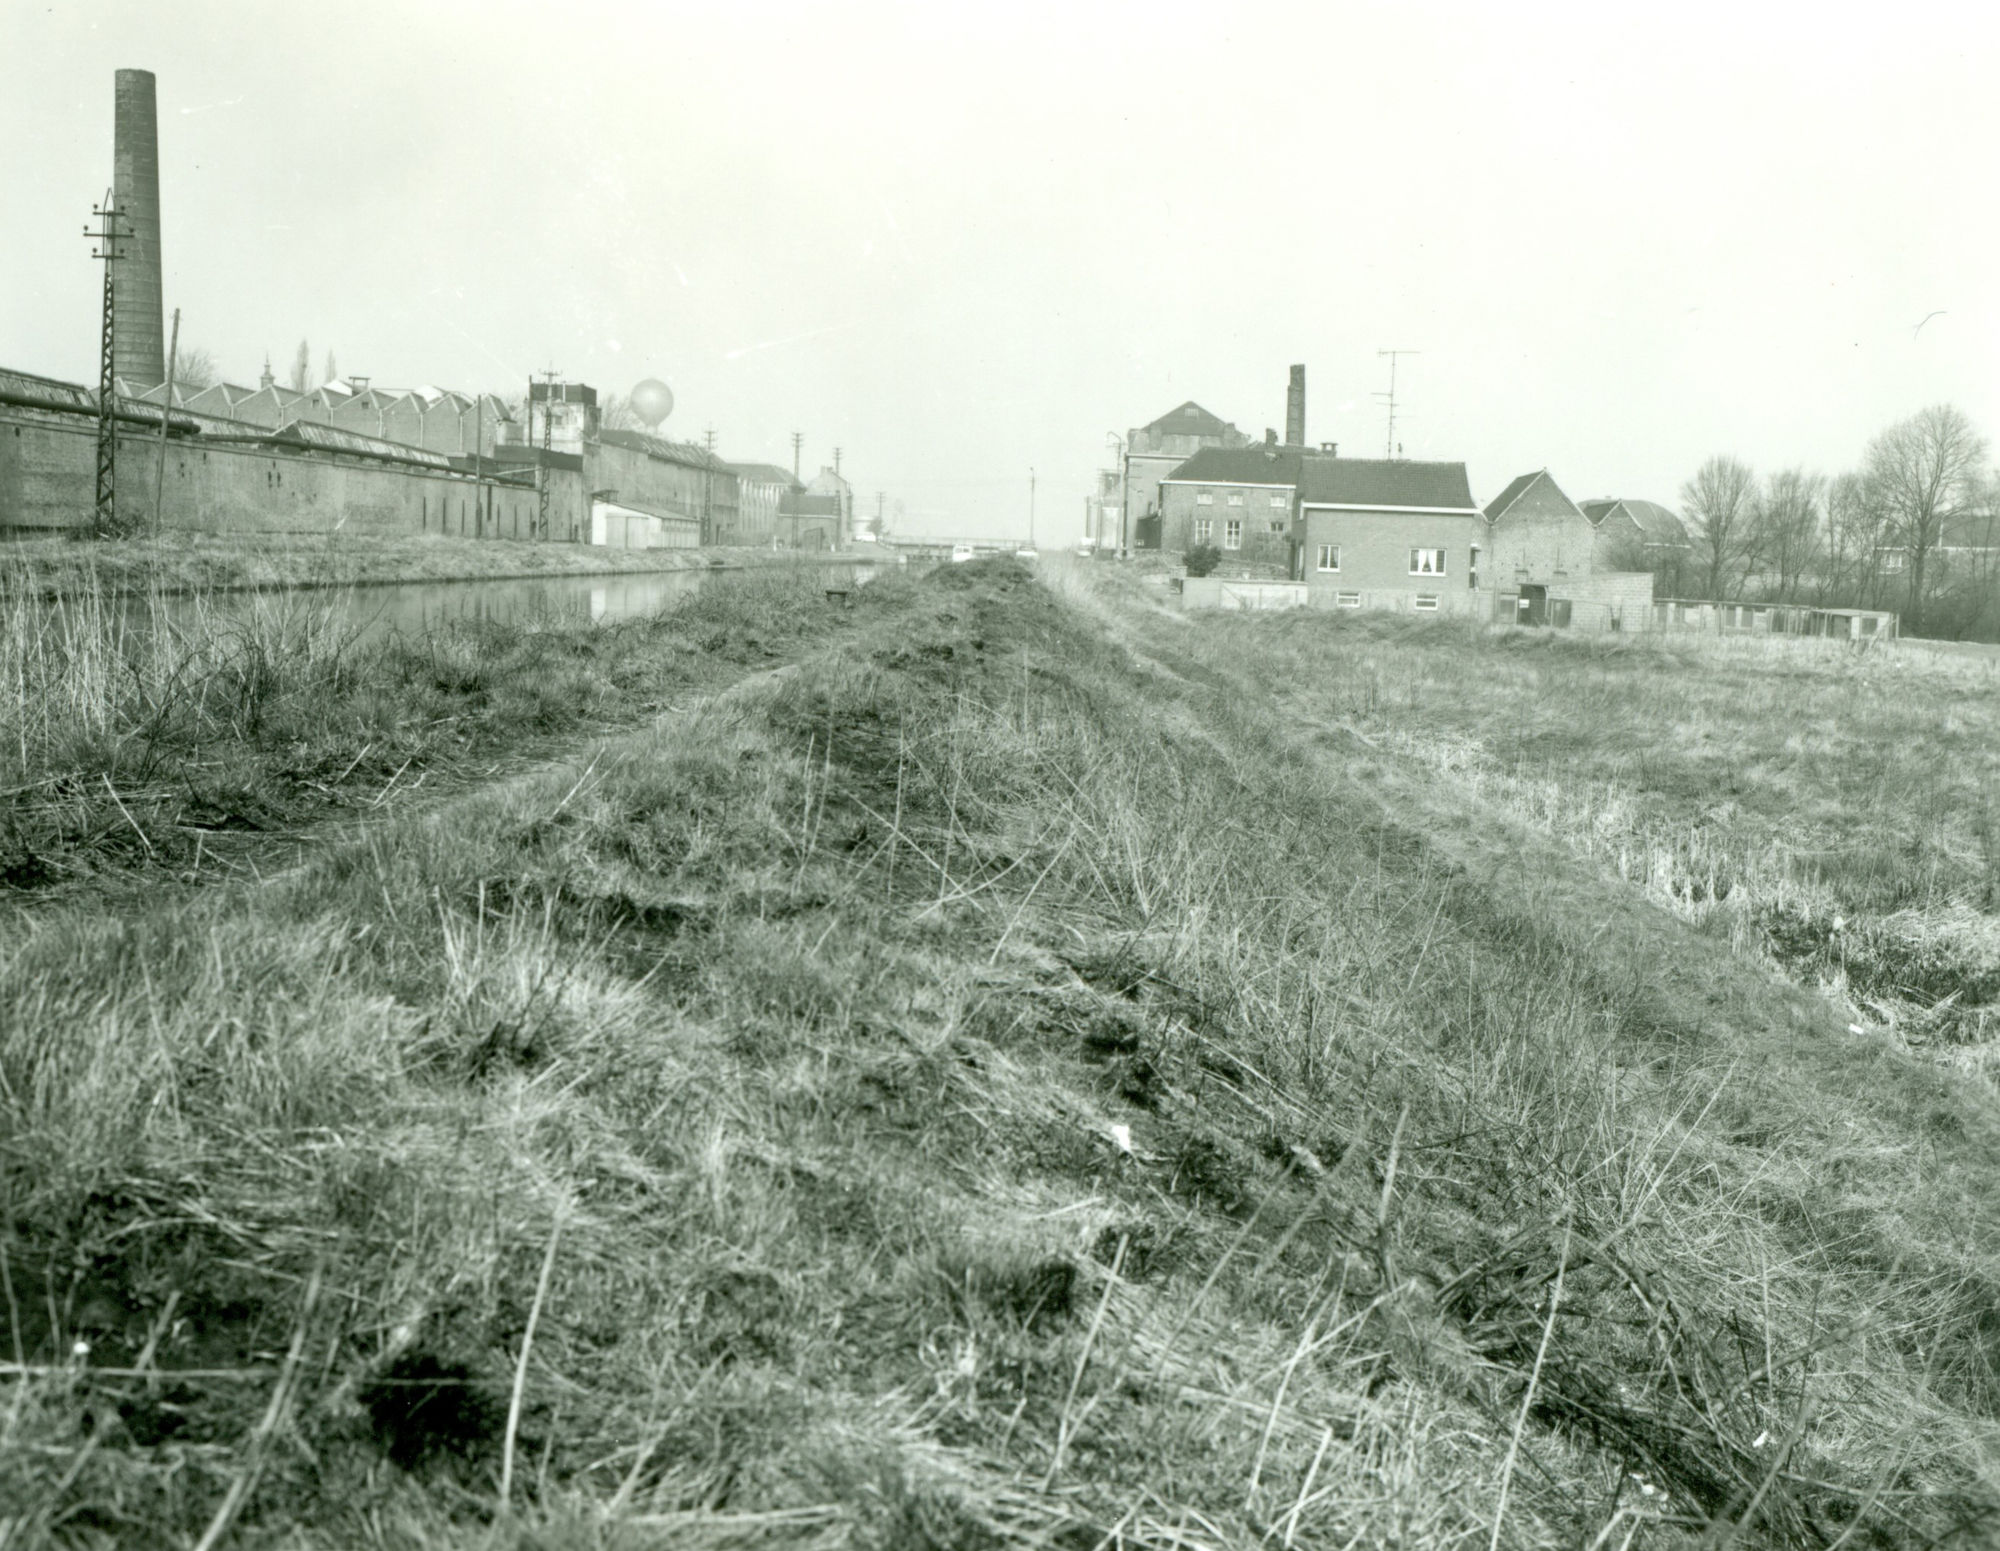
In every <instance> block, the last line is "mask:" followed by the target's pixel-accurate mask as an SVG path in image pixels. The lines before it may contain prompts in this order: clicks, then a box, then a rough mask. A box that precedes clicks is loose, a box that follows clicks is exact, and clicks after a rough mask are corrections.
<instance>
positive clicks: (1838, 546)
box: [1813, 473, 1880, 605]
mask: <svg viewBox="0 0 2000 1551" xmlns="http://www.w3.org/2000/svg"><path fill="white" fill-rule="evenodd" d="M1822 506H1823V509H1824V510H1823V515H1824V518H1825V529H1824V532H1823V533H1822V536H1821V541H1820V551H1819V564H1818V566H1817V567H1815V571H1816V574H1817V578H1818V585H1817V586H1816V587H1815V588H1814V589H1813V601H1814V602H1816V603H1819V604H1821V605H1827V604H1840V603H1859V602H1861V601H1862V599H1863V598H1864V597H1865V596H1867V594H1868V592H1869V590H1870V588H1871V587H1872V586H1873V577H1874V576H1875V574H1876V573H1877V571H1878V570H1879V561H1880V557H1879V555H1878V553H1877V543H1878V539H1879V533H1878V529H1879V526H1880V525H1879V524H1878V523H1877V522H1876V520H1875V510H1874V507H1873V506H1872V505H1870V503H1869V500H1868V481H1867V480H1866V479H1864V478H1863V477H1862V476H1861V475H1860V474H1854V473H1849V474H1836V475H1835V476H1834V477H1833V478H1832V479H1830V480H1828V481H1827V485H1826V497H1825V500H1824V501H1823V502H1822Z"/></svg>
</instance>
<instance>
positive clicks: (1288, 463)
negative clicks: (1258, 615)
mask: <svg viewBox="0 0 2000 1551" xmlns="http://www.w3.org/2000/svg"><path fill="white" fill-rule="evenodd" d="M1304 458H1305V453H1304V449H1303V448H1299V447H1281V446H1279V445H1278V444H1277V443H1276V442H1275V441H1267V442H1265V443H1263V444H1262V445H1261V446H1256V447H1205V448H1203V449H1202V450H1201V451H1200V452H1197V453H1196V454H1195V455H1194V456H1193V457H1191V458H1189V459H1187V460H1186V461H1185V462H1183V463H1179V464H1176V465H1175V467H1174V470H1173V472H1172V473H1171V474H1169V475H1168V476H1167V477H1166V478H1164V479H1162V480H1161V481H1160V482H1159V491H1160V494H1159V511H1160V517H1159V547H1160V548H1161V549H1170V550H1187V549H1192V548H1193V547H1194V546H1195V545H1197V544H1212V545H1214V546H1215V547H1216V548H1217V549H1219V550H1221V551H1222V553H1223V560H1224V563H1225V564H1228V563H1231V562H1235V561H1242V562H1246V563H1248V564H1251V565H1259V566H1276V567H1279V568H1281V569H1283V570H1284V571H1286V572H1289V571H1290V570H1291V568H1292V522H1293V516H1294V510H1295V506H1296V501H1297V496H1298V489H1299V470H1300V467H1301V466H1302V464H1303V462H1304Z"/></svg>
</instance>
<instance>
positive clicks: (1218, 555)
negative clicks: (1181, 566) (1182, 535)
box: [1187, 544, 1222, 576]
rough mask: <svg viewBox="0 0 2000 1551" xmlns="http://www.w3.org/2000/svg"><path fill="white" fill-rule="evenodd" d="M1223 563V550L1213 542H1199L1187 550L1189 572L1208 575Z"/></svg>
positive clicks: (1190, 574)
mask: <svg viewBox="0 0 2000 1551" xmlns="http://www.w3.org/2000/svg"><path fill="white" fill-rule="evenodd" d="M1221 564H1222V551H1221V550H1219V549H1217V548H1216V547H1215V546H1214V545H1213V544H1197V545H1195V547H1194V548H1193V549H1190V550H1189V551H1188V552H1187V574H1188V575H1189V576H1206V575H1208V573H1209V572H1210V571H1213V570H1214V569H1215V568H1216V567H1217V566H1219V565H1221Z"/></svg>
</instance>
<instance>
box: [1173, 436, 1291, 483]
mask: <svg viewBox="0 0 2000 1551" xmlns="http://www.w3.org/2000/svg"><path fill="white" fill-rule="evenodd" d="M1304 451H1305V449H1304V448H1302V447H1270V446H1262V445H1260V446H1256V447H1204V448H1202V449H1201V451H1199V452H1197V453H1195V454H1194V455H1193V456H1192V457H1190V458H1189V459H1187V461H1186V462H1184V463H1179V464H1176V465H1175V466H1174V468H1173V470H1172V472H1170V473H1169V474H1168V475H1167V477H1166V478H1165V479H1163V480H1161V481H1160V483H1161V484H1163V485H1170V484H1212V485H1291V486H1294V487H1296V486H1297V485H1298V482H1299V460H1300V457H1301V455H1302V454H1303V453H1304Z"/></svg>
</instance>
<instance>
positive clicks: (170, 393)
mask: <svg viewBox="0 0 2000 1551" xmlns="http://www.w3.org/2000/svg"><path fill="white" fill-rule="evenodd" d="M180 356H181V310H180V308H178V307H176V308H175V309H174V333H173V341H172V343H170V344H169V345H168V346H167V396H166V399H165V401H164V402H163V403H162V404H161V405H160V460H159V463H158V464H157V465H156V466H155V468H154V470H153V537H154V538H158V537H159V536H160V508H161V506H162V505H164V504H165V502H166V498H167V417H168V416H169V415H171V414H172V413H173V408H174V367H175V366H176V365H178V364H179V362H180Z"/></svg>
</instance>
